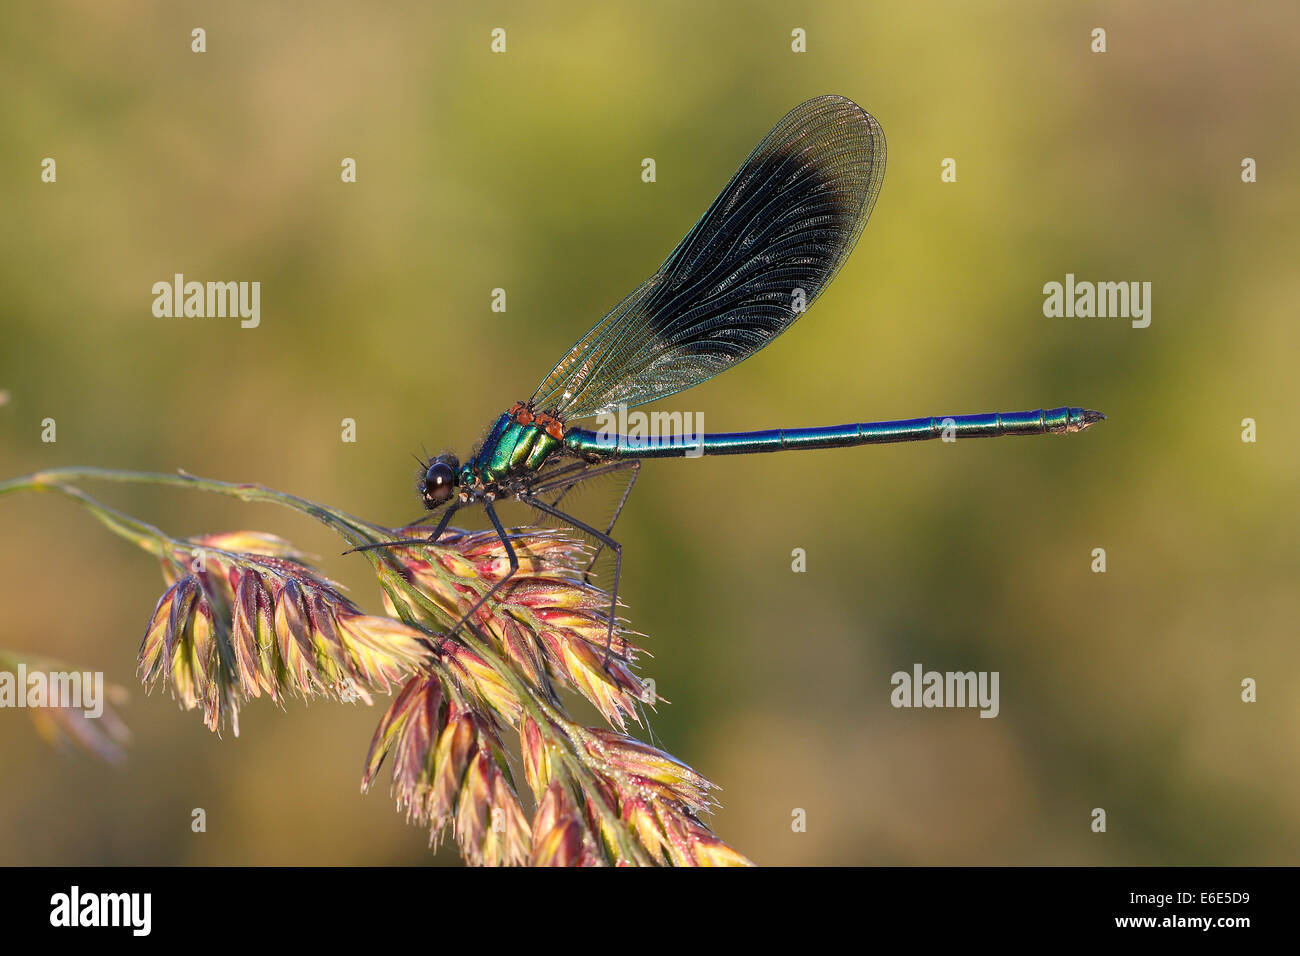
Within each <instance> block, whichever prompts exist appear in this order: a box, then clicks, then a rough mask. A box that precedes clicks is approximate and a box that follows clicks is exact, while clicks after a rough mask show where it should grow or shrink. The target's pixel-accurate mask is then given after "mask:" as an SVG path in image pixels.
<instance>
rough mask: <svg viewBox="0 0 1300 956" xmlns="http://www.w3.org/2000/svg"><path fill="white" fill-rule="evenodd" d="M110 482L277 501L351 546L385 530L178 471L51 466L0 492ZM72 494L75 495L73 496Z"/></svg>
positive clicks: (284, 497) (263, 490) (3, 484)
mask: <svg viewBox="0 0 1300 956" xmlns="http://www.w3.org/2000/svg"><path fill="white" fill-rule="evenodd" d="M84 480H90V481H114V482H122V483H131V484H147V485H164V486H169V487H173V488H191V489H194V490H197V491H207V492H211V493H213V494H218V495H226V496H227V497H230V498H238V499H239V500H240V501H250V502H259V503H263V504H278V505H282V506H284V507H287V508H292V509H293V510H294V511H298V512H301V513H302V514H305V515H309V516H310V517H313V518H315V519H316V520H317V521H320V522H321V523H322V524H325V525H328V526H329V527H331V528H333V529H334V530H335V531H337V532H339V534H341V535H342V536H343V538H344V539H346V540H347V542H348V543H349V544H351V545H353V546H355V545H358V544H368V543H370V542H372V541H382V540H384V539H385V536H386V535H387V534H388V529H386V528H384V527H383V526H382V525H377V524H372V523H371V522H369V521H362V520H361V519H360V518H356V517H354V516H352V515H350V514H348V513H347V512H345V511H340V510H339V509H337V508H330V507H328V506H326V505H321V504H317V503H316V502H314V501H308V500H307V499H306V498H299V497H298V496H297V495H291V494H287V493H285V492H283V491H275V490H273V489H271V488H267V487H265V486H264V485H258V484H251V483H235V482H229V481H217V480H215V479H213V478H198V477H196V476H194V475H190V474H186V473H184V472H181V473H179V474H175V475H170V474H165V473H163V472H149V471H117V470H115V469H111V468H51V469H49V470H47V471H38V472H34V473H33V474H30V475H24V476H22V477H21V478H11V479H9V480H8V481H0V495H5V494H9V493H10V492H15V491H61V490H62V487H61V486H62V485H63V483H64V482H69V481H84ZM74 497H75V496H74Z"/></svg>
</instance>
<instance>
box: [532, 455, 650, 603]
mask: <svg viewBox="0 0 1300 956" xmlns="http://www.w3.org/2000/svg"><path fill="white" fill-rule="evenodd" d="M628 468H630V469H632V477H631V478H629V479H628V480H627V485H626V486H625V487H624V488H623V495H622V497H621V498H619V499H618V505H617V506H616V507H615V508H614V516H613V517H612V518H610V519H609V526H608V527H607V528H605V534H606V535H609V534H611V533H612V532H613V530H614V525H615V524H617V523H618V516H619V515H620V514H622V513H623V506H624V505H625V504H627V499H628V496H629V495H631V494H632V486H633V485H635V484H636V479H637V476H638V475H640V474H641V459H640V458H634V459H632V460H630V461H616V462H612V463H610V464H605V465H598V466H596V467H594V468H591V469H590V470H589V471H584V472H582V473H581V474H579V475H576V476H574V477H573V478H572V479H570V480H567V481H562V480H561V481H545V482H543V483H542V484H540V485H537V486H535V487H534V488H533V489H532V492H531V493H532V494H534V495H537V494H542V493H544V492H547V491H552V490H554V489H555V488H559V487H560V486H561V485H563V490H562V491H561V492H560V493H559V494H558V495H556V496H555V500H554V501H552V502H551V507H552V508H558V507H559V505H560V502H561V501H562V500H564V496H565V495H567V494H568V493H569V492H570V491H572V490H573V489H574V488H576V487H578V485H579V484H581V483H582V482H584V481H586V480H588V479H589V478H596V477H598V476H600V475H608V474H613V473H614V472H616V471H623V470H625V469H628ZM566 471H567V469H566ZM604 549H605V544H604V542H599V543H598V544H597V545H596V552H595V553H594V554H593V555H592V556H591V560H590V561H588V562H587V567H586V568H585V569H584V570H583V572H582V579H583V580H584V581H586V582H587V583H588V584H591V569H592V568H594V567H595V566H596V561H597V559H599V558H600V552H601V551H603V550H604Z"/></svg>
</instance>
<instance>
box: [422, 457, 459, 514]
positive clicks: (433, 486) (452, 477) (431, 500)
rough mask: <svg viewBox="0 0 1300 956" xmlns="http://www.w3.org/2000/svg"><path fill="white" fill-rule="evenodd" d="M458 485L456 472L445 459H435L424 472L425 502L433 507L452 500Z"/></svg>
mask: <svg viewBox="0 0 1300 956" xmlns="http://www.w3.org/2000/svg"><path fill="white" fill-rule="evenodd" d="M455 487H456V473H455V472H454V471H452V468H451V466H450V465H449V464H447V463H446V462H445V461H435V462H434V463H433V464H432V465H430V466H429V470H428V471H426V472H425V473H424V503H425V504H427V505H429V506H430V507H433V506H434V505H440V504H443V503H444V502H446V501H448V500H450V498H451V496H452V493H453V492H454V491H455Z"/></svg>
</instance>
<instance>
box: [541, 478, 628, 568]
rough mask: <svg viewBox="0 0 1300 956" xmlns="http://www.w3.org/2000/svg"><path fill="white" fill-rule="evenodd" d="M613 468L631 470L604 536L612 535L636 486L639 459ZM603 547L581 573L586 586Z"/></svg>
mask: <svg viewBox="0 0 1300 956" xmlns="http://www.w3.org/2000/svg"><path fill="white" fill-rule="evenodd" d="M614 468H615V469H618V468H631V469H632V477H631V478H629V479H628V480H627V486H626V487H625V488H624V489H623V497H621V498H619V499H618V507H616V508H615V509H614V516H613V517H612V518H610V519H609V527H608V528H606V529H605V534H606V535H610V534H613V533H614V525H616V524H617V523H618V516H619V515H621V514H622V513H623V506H624V505H625V504H627V498H628V495H630V494H632V486H633V485H635V484H636V479H637V477H638V476H639V475H640V474H641V459H640V458H633V459H632V460H631V461H620V462H619V463H618V464H617V465H615V466H614ZM558 501H559V499H558V498H557V499H556V502H557V503H558ZM604 547H605V545H604V544H603V543H602V544H600V545H598V546H597V548H596V553H595V554H593V555H592V556H591V560H590V561H588V562H587V569H586V570H585V571H583V572H582V580H584V581H586V582H587V583H588V584H590V583H591V569H592V568H594V567H595V566H596V559H597V558H599V557H600V552H601V551H602V550H603V549H604Z"/></svg>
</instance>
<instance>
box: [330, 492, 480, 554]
mask: <svg viewBox="0 0 1300 956" xmlns="http://www.w3.org/2000/svg"><path fill="white" fill-rule="evenodd" d="M460 508H461V505H460V504H459V503H456V504H453V505H448V506H447V510H446V511H444V512H443V514H442V520H441V521H439V522H438V527H436V528H434V529H433V534H431V535H429V537H427V538H425V539H424V540H425V541H426V542H428V543H429V544H436V543H437V542H438V539H439V538H440V537H442V533H443V532H444V531H446V530H447V523H448V522H449V521H451V516H452V515H454V514H455V513H456V512H457V511H458V510H460ZM417 523H418V522H417ZM407 527H413V526H412V525H407ZM420 543H421V542H420V540H419V539H418V538H401V539H399V540H396V541H374V542H371V543H370V544H361V545H357V546H356V547H355V548H348V549H347V550H346V551H344V552H343V553H344V554H353V553H355V552H357V551H376V550H378V549H379V548H409V547H413V546H415V545H418V544H420Z"/></svg>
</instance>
